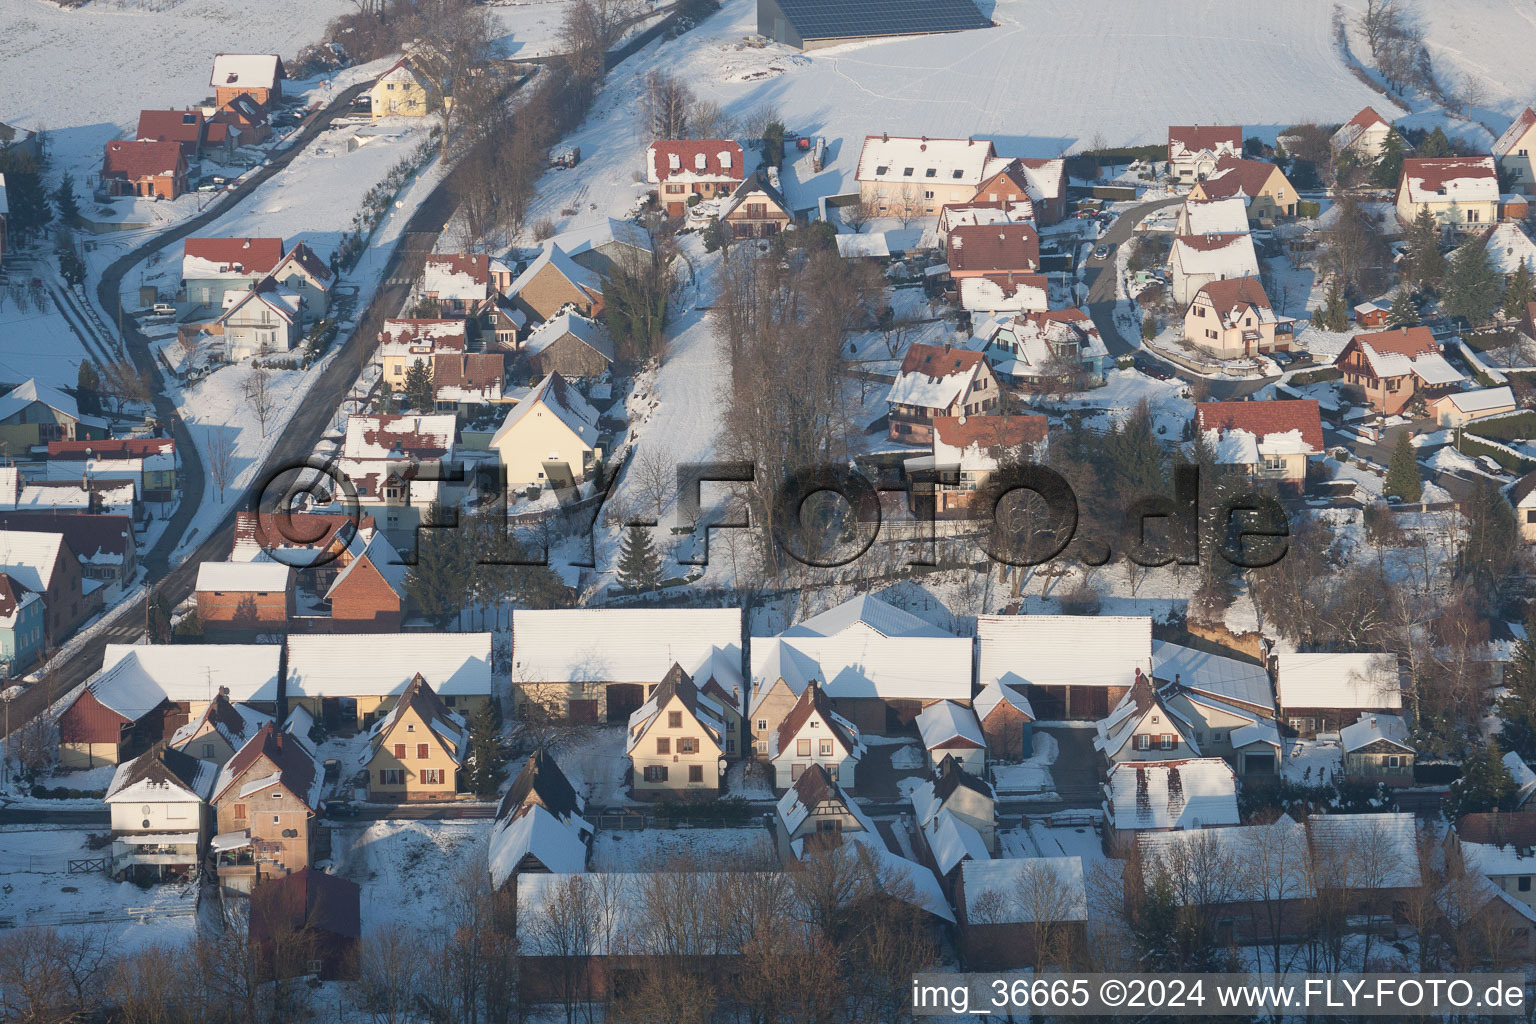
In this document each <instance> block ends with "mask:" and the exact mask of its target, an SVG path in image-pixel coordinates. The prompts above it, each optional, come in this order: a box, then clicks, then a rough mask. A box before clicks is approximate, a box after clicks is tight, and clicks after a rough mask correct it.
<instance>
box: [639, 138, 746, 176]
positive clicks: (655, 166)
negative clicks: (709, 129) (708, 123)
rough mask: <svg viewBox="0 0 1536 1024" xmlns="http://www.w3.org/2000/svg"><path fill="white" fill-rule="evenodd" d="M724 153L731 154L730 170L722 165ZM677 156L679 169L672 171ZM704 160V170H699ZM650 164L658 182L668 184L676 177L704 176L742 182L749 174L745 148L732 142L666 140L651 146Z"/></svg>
mask: <svg viewBox="0 0 1536 1024" xmlns="http://www.w3.org/2000/svg"><path fill="white" fill-rule="evenodd" d="M721 153H729V154H730V158H731V159H730V166H728V167H727V166H726V165H725V164H724V163H722V162H721V159H720V154H721ZM674 156H675V157H677V163H678V166H677V167H676V168H673V167H672V161H671V158H672V157H674ZM700 157H703V164H704V166H703V167H700V166H699V158H700ZM647 160H649V161H650V165H651V169H652V170H654V172H655V176H656V180H657V181H658V182H661V181H666V180H667V178H669V177H671V176H672V175H674V174H678V175H683V174H703V175H711V176H714V177H721V178H731V179H734V180H737V181H740V180H741V179H742V178H743V177H744V175H745V173H746V171H745V168H744V167H743V159H742V153H741V145H740V144H739V143H737V142H733V141H731V140H729V139H662V140H661V141H659V142H653V143H651V148H650V151H649V153H647Z"/></svg>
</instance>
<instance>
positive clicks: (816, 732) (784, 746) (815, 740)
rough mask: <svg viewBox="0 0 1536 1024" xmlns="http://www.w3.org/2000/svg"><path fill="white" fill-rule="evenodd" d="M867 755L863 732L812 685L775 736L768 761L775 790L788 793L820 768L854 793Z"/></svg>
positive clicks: (801, 695) (815, 685)
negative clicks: (809, 770) (808, 772)
mask: <svg viewBox="0 0 1536 1024" xmlns="http://www.w3.org/2000/svg"><path fill="white" fill-rule="evenodd" d="M867 751H868V748H867V747H866V746H865V745H864V741H863V740H862V739H861V738H860V737H859V730H858V729H857V728H856V727H855V726H854V724H853V723H852V722H850V721H848V719H846V718H844V717H843V716H842V715H839V714H838V713H837V712H835V711H833V710H832V702H831V701H830V700H828V699H827V696H826V694H825V693H823V692H822V689H821V687H820V686H818V685H817V684H816V683H814V682H812V683H810V684H809V685H808V686H806V688H805V692H803V693H802V694H800V699H799V701H797V702H796V704H795V707H794V709H793V710H791V711H790V713H789V715H788V716H786V717H785V719H784V720H783V721H782V722H780V723H779V727H778V728H777V729H775V730H774V731H773V733H772V739H771V740H770V745H769V748H768V761H769V763H770V764H772V765H773V779H774V782H773V784H774V787H775V788H777V789H788V788H789V787H790V786H793V785H794V784H795V782H796V781H797V780H798V779H799V778H800V775H801V774H802V773H803V772H804V771H805V770H806V769H807V768H809V767H810V766H811V765H813V764H819V765H821V767H822V768H823V769H825V770H826V772H827V774H828V775H829V776H831V778H832V780H833V781H834V782H836V783H837V784H838V785H840V786H842V787H843V788H844V789H850V790H851V789H854V788H855V787H856V786H857V784H858V783H857V781H856V773H857V771H858V767H859V760H860V758H862V757H863V756H864V754H865V753H866V752H867Z"/></svg>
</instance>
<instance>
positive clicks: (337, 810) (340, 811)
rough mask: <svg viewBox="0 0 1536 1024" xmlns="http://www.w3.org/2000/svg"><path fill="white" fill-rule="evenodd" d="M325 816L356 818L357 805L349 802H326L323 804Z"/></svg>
mask: <svg viewBox="0 0 1536 1024" xmlns="http://www.w3.org/2000/svg"><path fill="white" fill-rule="evenodd" d="M325 816H326V817H327V818H355V817H357V804H355V803H353V802H352V801H350V800H327V801H326V802H325Z"/></svg>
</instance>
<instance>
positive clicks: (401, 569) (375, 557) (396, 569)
mask: <svg viewBox="0 0 1536 1024" xmlns="http://www.w3.org/2000/svg"><path fill="white" fill-rule="evenodd" d="M356 543H357V540H356V539H354V544H356ZM365 558H366V559H367V564H369V565H371V566H373V567H374V569H376V570H378V573H379V575H380V576H382V577H384V582H385V583H387V584H388V585H389V589H390V590H393V591H394V592H395V593H396V594H398V595H399V596H400V597H402V598H403V597H405V577H406V575H407V574H408V573H409V572H410V568H411V567H410V566H408V565H406V564H405V563H404V561H402V560H401V558H400V553H399V552H398V551H396V550H395V546H394V545H393V544H391V543H390V542H389V538H388V537H386V536H384V533H383V531H375V532H374V534H373V536H372V537H371V538H369V539H368V542H367V544H366V546H364V547H363V549H362V550H361V551H360V552H357V553H355V554H354V557H353V559H352V561H350V562H348V563H347V567H346V568H345V569H343V570H341V572H339V573H337V574H336V578H335V579H334V580H332V581H331V585H330V587H329V588H328V589H327V590H326V592H325V598H326V600H330V599H331V596H332V595H333V594H335V593H336V591H337V590H338V589H340V588H342V586H343V585H344V583H345V581H346V580H347V579H349V578H350V577H351V576H352V575H353V572H354V570H356V571H357V572H361V571H362V570H360V569H358V566H360V565H362V564H363V562H364V559H365Z"/></svg>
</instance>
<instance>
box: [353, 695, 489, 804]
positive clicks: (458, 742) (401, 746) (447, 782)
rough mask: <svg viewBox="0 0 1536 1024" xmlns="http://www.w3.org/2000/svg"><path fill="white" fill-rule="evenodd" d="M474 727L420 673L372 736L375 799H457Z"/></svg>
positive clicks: (370, 770) (370, 766)
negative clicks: (470, 735)
mask: <svg viewBox="0 0 1536 1024" xmlns="http://www.w3.org/2000/svg"><path fill="white" fill-rule="evenodd" d="M467 753H469V727H468V725H467V724H466V723H465V721H464V717H463V716H462V715H460V714H458V713H457V712H453V711H449V710H448V706H447V705H446V704H444V703H443V701H442V699H441V698H440V697H438V695H437V694H436V693H435V692H433V690H432V687H431V685H429V684H428V683H427V681H426V680H425V679H423V678H422V677H421V676H420V675H417V676H416V678H414V679H412V680H411V682H410V685H409V686H407V687H406V688H405V692H404V693H402V694H401V695H400V699H399V700H398V701H396V702H395V706H394V708H393V709H392V710H391V711H390V713H389V714H387V715H385V716H384V717H383V718H381V719H379V721H378V722H377V724H375V725H374V727H373V731H372V732H371V733H370V734H369V738H368V752H367V754H366V755H365V757H366V760H367V764H368V799H369V800H403V801H416V800H452V799H454V798H455V797H456V796H457V795H458V783H459V766H460V765H462V764H463V763H464V756H465V755H466V754H467Z"/></svg>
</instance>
